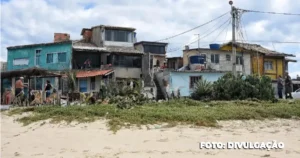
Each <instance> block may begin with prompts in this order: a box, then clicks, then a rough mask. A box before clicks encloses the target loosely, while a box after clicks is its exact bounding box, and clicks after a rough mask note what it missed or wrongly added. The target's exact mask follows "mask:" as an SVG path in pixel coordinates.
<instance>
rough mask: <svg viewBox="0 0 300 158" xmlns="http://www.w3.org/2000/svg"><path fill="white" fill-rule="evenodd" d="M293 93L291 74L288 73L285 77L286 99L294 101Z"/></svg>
mask: <svg viewBox="0 0 300 158" xmlns="http://www.w3.org/2000/svg"><path fill="white" fill-rule="evenodd" d="M291 93H292V79H291V77H290V76H289V74H288V73H286V75H285V99H288V98H291V99H293V97H292V94H291Z"/></svg>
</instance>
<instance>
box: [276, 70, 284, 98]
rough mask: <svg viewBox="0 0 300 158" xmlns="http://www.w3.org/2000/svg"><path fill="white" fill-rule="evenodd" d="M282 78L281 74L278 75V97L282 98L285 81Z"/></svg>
mask: <svg viewBox="0 0 300 158" xmlns="http://www.w3.org/2000/svg"><path fill="white" fill-rule="evenodd" d="M282 82H283V81H282V78H281V75H279V76H278V79H277V92H278V97H279V98H280V99H282V89H283V83H282Z"/></svg>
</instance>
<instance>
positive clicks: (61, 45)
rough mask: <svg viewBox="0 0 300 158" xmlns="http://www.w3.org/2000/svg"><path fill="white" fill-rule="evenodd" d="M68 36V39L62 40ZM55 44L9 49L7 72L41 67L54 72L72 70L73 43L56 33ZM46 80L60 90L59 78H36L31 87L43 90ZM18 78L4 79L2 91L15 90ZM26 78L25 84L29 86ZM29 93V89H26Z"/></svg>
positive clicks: (12, 47) (20, 46)
mask: <svg viewBox="0 0 300 158" xmlns="http://www.w3.org/2000/svg"><path fill="white" fill-rule="evenodd" d="M64 35H67V38H60V37H62V36H64ZM54 38H55V39H54V42H51V43H39V44H30V45H19V46H11V47H7V71H12V70H21V69H27V68H33V67H40V68H43V69H47V70H50V71H51V70H52V71H62V70H68V69H71V68H72V62H71V60H72V41H71V40H69V37H68V34H60V33H56V34H55V36H54ZM46 80H50V82H51V84H52V85H53V86H54V88H57V89H59V84H58V82H59V81H58V78H54V77H52V78H34V79H31V80H30V81H31V82H30V87H31V88H33V89H36V90H42V89H43V88H44V86H43V85H44V84H45V82H46ZM15 81H16V78H3V79H2V82H1V87H2V89H1V91H2V92H3V91H4V89H5V88H9V87H12V88H14V84H15ZM28 81H29V80H28V79H27V78H26V77H25V79H24V84H29V83H28ZM24 91H25V92H27V88H26V89H24Z"/></svg>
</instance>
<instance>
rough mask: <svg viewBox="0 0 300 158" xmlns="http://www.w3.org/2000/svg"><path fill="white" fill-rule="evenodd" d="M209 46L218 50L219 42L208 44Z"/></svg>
mask: <svg viewBox="0 0 300 158" xmlns="http://www.w3.org/2000/svg"><path fill="white" fill-rule="evenodd" d="M209 48H210V49H212V50H219V49H220V44H210V45H209Z"/></svg>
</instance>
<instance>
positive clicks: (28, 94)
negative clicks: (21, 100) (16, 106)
mask: <svg viewBox="0 0 300 158" xmlns="http://www.w3.org/2000/svg"><path fill="white" fill-rule="evenodd" d="M29 92H30V76H28V88H27V101H25V102H26V103H25V104H26V106H27V103H28V106H29V100H30V93H29Z"/></svg>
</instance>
